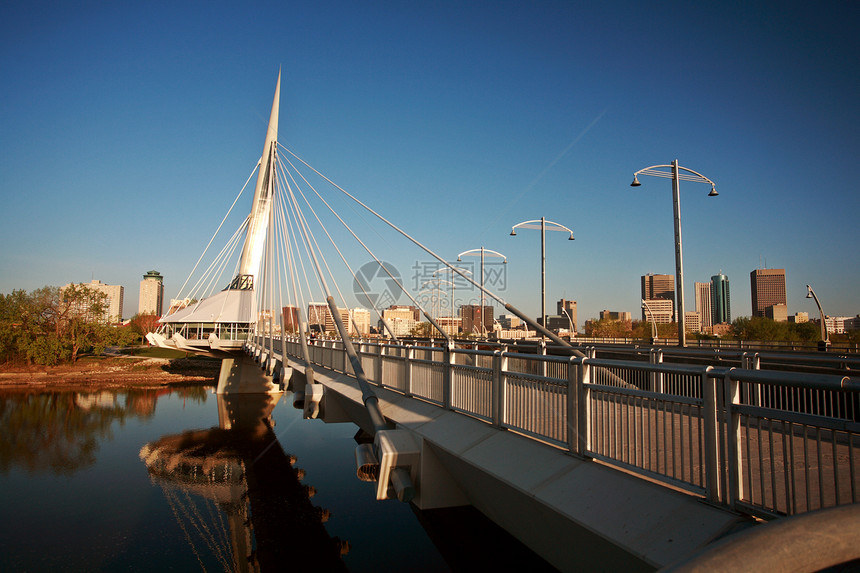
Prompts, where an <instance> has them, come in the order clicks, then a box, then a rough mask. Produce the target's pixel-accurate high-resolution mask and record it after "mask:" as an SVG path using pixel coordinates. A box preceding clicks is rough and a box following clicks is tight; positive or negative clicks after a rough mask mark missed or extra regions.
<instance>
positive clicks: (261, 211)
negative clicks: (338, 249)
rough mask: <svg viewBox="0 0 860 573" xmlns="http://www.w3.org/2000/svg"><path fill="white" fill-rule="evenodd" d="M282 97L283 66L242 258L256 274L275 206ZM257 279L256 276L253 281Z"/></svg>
mask: <svg viewBox="0 0 860 573" xmlns="http://www.w3.org/2000/svg"><path fill="white" fill-rule="evenodd" d="M280 97H281V70H278V82H277V84H276V85H275V98H274V101H272V113H271V114H270V115H269V126H268V128H266V142H265V144H264V145H263V154H262V156H261V158H260V170H259V172H258V173H257V185H256V187H255V188H254V202H253V203H252V204H251V214H250V215H249V221H248V234H247V235H246V236H245V245H244V247H243V248H242V258H241V259H240V260H239V274H240V275H245V276H248V275H250V276H252V277H254V279H256V278H257V276H258V275H259V274H260V262H261V260H262V257H263V248H264V244H265V241H266V232H267V230H268V226H269V210H270V209H271V208H272V194H273V190H274V185H275V178H274V161H275V148H276V142H277V140H278V106H279V102H280ZM253 282H254V283H255V282H256V280H254V281H253Z"/></svg>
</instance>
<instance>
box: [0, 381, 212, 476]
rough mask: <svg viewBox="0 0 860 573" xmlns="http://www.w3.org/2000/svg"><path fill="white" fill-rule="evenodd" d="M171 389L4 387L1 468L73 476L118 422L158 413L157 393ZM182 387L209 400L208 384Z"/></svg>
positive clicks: (195, 397) (1, 470) (90, 460)
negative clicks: (30, 389)
mask: <svg viewBox="0 0 860 573" xmlns="http://www.w3.org/2000/svg"><path fill="white" fill-rule="evenodd" d="M172 391H174V390H169V389H166V388H165V389H158V390H144V389H141V390H130V391H128V392H125V393H119V394H118V393H117V392H115V391H114V392H8V393H5V392H4V393H0V435H2V436H3V437H4V439H3V440H0V473H2V474H6V473H8V472H9V470H11V469H12V468H13V467H20V468H23V469H25V470H27V471H28V472H29V473H31V474H35V473H48V474H53V475H59V476H70V475H72V474H74V473H75V472H77V471H79V470H81V469H84V468H87V467H89V466H92V465H93V464H95V463H96V454H97V453H98V449H99V443H100V442H101V441H102V440H104V439H110V438H111V426H112V424H113V423H114V422H118V423H119V424H120V425H124V424H125V422H126V421H127V420H128V419H129V418H130V417H132V418H140V419H148V418H151V417H153V416H154V414H155V404H156V401H157V400H158V397H159V396H161V395H162V394H166V393H169V392H172ZM179 391H180V392H181V393H182V394H183V396H184V397H186V398H189V399H192V400H194V401H205V400H206V389H205V388H203V387H188V388H182V389H180V390H179Z"/></svg>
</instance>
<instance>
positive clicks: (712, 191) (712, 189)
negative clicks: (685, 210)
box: [708, 185, 719, 197]
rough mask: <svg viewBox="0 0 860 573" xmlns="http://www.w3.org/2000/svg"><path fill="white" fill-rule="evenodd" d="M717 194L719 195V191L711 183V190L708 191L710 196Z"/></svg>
mask: <svg viewBox="0 0 860 573" xmlns="http://www.w3.org/2000/svg"><path fill="white" fill-rule="evenodd" d="M717 195H719V193H717V188H716V187H715V186H713V185H711V192H710V193H708V197H716V196H717Z"/></svg>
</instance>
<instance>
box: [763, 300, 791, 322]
mask: <svg viewBox="0 0 860 573" xmlns="http://www.w3.org/2000/svg"><path fill="white" fill-rule="evenodd" d="M764 315H765V316H766V317H768V318H769V319H771V320H773V321H774V322H788V307H786V306H785V305H784V304H772V305H770V306H769V307H767V308H766V309H765V311H764Z"/></svg>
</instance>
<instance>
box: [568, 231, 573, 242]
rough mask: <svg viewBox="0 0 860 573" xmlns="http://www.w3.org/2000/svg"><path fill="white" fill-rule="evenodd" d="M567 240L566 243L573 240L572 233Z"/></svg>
mask: <svg viewBox="0 0 860 573" xmlns="http://www.w3.org/2000/svg"><path fill="white" fill-rule="evenodd" d="M567 240H568V241H572V240H573V233H571V234H570V237H568V238H567Z"/></svg>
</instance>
